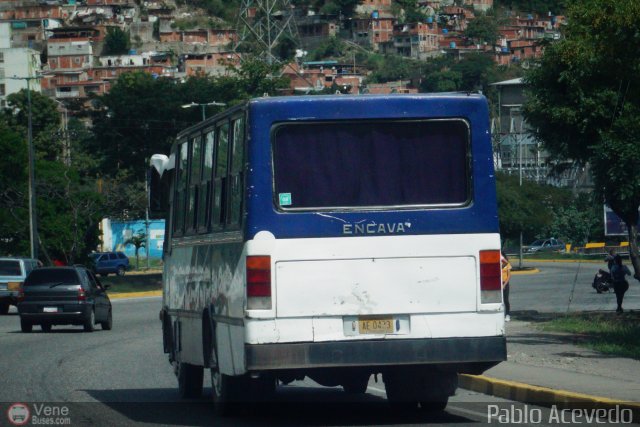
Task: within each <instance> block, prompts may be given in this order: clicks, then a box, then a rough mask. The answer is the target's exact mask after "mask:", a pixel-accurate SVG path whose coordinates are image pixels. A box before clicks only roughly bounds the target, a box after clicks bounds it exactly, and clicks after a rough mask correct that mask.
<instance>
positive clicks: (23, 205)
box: [0, 116, 29, 255]
mask: <svg viewBox="0 0 640 427" xmlns="http://www.w3.org/2000/svg"><path fill="white" fill-rule="evenodd" d="M0 151H2V156H0V183H1V184H0V206H2V209H0V253H3V254H13V255H28V254H29V229H28V227H29V223H28V218H29V213H28V209H27V206H28V200H27V191H28V190H27V144H26V142H25V140H24V139H23V138H22V137H21V136H20V134H19V133H18V132H16V131H15V130H14V129H12V128H11V127H10V126H9V125H8V124H7V122H6V118H5V117H2V116H0Z"/></svg>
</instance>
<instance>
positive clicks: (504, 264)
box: [500, 251, 512, 322]
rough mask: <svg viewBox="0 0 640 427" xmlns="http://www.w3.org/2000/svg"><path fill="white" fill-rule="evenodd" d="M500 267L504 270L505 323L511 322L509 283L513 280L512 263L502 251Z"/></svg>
mask: <svg viewBox="0 0 640 427" xmlns="http://www.w3.org/2000/svg"><path fill="white" fill-rule="evenodd" d="M500 266H501V268H502V299H503V301H504V321H505V322H510V321H511V315H510V314H511V304H509V281H510V280H511V268H512V267H511V263H510V262H509V258H507V256H506V255H505V254H504V253H503V252H502V251H500Z"/></svg>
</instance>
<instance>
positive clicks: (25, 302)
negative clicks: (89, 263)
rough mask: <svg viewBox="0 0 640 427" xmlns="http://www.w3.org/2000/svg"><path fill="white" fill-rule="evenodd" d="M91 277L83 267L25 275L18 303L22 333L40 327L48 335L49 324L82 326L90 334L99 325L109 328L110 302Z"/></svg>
mask: <svg viewBox="0 0 640 427" xmlns="http://www.w3.org/2000/svg"><path fill="white" fill-rule="evenodd" d="M107 288H108V285H105V286H103V285H102V284H101V283H100V281H99V280H98V279H97V278H96V277H95V276H94V274H93V273H92V272H91V271H89V270H87V269H86V268H85V267H82V266H74V267H42V268H38V269H35V270H33V271H32V272H31V273H29V275H28V276H27V278H26V280H25V281H24V285H23V287H22V291H21V295H20V297H19V299H20V302H19V303H18V313H19V314H20V327H21V329H22V332H31V328H32V327H33V325H40V327H41V328H42V330H43V331H45V332H49V331H50V330H51V326H52V325H82V326H84V330H85V331H87V332H92V331H93V328H94V325H95V324H97V323H100V324H101V325H102V329H105V330H109V329H111V326H112V323H113V320H112V314H111V301H109V297H108V296H107V293H106V289H107Z"/></svg>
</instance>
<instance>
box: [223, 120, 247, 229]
mask: <svg viewBox="0 0 640 427" xmlns="http://www.w3.org/2000/svg"><path fill="white" fill-rule="evenodd" d="M232 123H233V133H232V135H233V136H232V140H231V145H230V153H229V154H230V156H231V161H230V169H229V207H228V209H229V211H228V217H227V224H228V225H229V226H230V227H232V228H233V227H234V226H238V225H240V223H241V221H242V198H243V191H242V189H243V187H244V183H243V181H244V117H238V118H236V119H234V120H233V121H232Z"/></svg>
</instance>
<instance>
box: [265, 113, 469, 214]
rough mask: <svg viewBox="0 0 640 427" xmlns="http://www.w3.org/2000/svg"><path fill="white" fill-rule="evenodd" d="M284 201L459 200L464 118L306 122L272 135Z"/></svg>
mask: <svg viewBox="0 0 640 427" xmlns="http://www.w3.org/2000/svg"><path fill="white" fill-rule="evenodd" d="M273 150H274V171H275V191H276V194H275V197H276V203H279V205H280V206H281V207H282V208H285V209H287V208H294V209H295V208H332V207H368V206H369V207H374V206H406V205H461V204H464V203H465V202H468V201H469V198H470V197H469V196H470V194H469V191H470V190H469V185H470V183H469V160H468V157H467V156H468V152H469V129H468V127H467V124H466V122H464V121H462V120H431V121H394V122H357V123H346V122H345V123H335V122H334V123H306V124H292V125H282V126H280V127H278V128H277V130H276V132H275V135H274V143H273Z"/></svg>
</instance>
